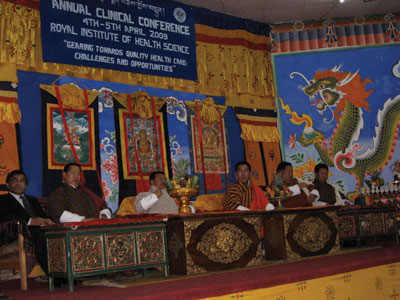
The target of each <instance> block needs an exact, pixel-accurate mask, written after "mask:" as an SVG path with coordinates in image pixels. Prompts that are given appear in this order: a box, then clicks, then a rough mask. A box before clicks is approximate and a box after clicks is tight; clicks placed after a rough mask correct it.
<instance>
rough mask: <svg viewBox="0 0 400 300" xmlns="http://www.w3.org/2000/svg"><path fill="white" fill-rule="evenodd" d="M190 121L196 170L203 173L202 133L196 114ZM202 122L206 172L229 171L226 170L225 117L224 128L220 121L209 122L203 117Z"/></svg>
mask: <svg viewBox="0 0 400 300" xmlns="http://www.w3.org/2000/svg"><path fill="white" fill-rule="evenodd" d="M190 121H191V128H192V145H193V157H194V172H195V173H202V172H203V167H202V165H203V164H202V162H201V147H200V135H199V130H198V121H197V118H196V116H194V115H192V116H191V118H190ZM200 122H201V125H200V126H201V132H202V140H203V155H204V169H205V173H208V174H224V173H225V172H228V170H224V169H225V166H226V167H227V168H228V160H227V158H228V155H227V152H226V149H227V148H226V134H225V122H224V119H222V128H221V126H220V122H207V121H204V120H202V119H201V120H200ZM224 151H225V153H224ZM224 159H225V163H224Z"/></svg>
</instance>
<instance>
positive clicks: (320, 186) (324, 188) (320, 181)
mask: <svg viewBox="0 0 400 300" xmlns="http://www.w3.org/2000/svg"><path fill="white" fill-rule="evenodd" d="M314 171H315V179H314V182H313V184H314V189H313V190H312V191H311V194H310V197H309V198H310V200H311V201H313V206H322V205H327V204H331V205H349V204H350V202H349V201H348V200H347V199H346V196H345V195H344V194H343V193H342V192H341V191H340V189H339V187H338V186H336V185H332V184H329V183H327V182H326V181H327V180H328V174H329V169H328V166H327V165H325V164H322V163H320V164H318V165H316V166H315V168H314Z"/></svg>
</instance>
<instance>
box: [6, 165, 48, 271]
mask: <svg viewBox="0 0 400 300" xmlns="http://www.w3.org/2000/svg"><path fill="white" fill-rule="evenodd" d="M6 183H7V187H8V191H9V192H8V194H5V195H2V196H1V198H0V207H1V209H0V222H4V221H12V220H19V221H23V222H25V223H26V224H27V225H28V230H29V233H30V235H31V237H30V238H31V240H32V242H33V244H34V245H35V255H36V259H37V260H38V262H39V264H40V266H41V267H42V269H43V271H45V272H46V273H47V253H46V239H45V237H44V233H43V230H42V228H41V226H44V225H49V224H54V223H53V221H52V220H50V219H49V218H47V217H46V214H45V212H44V211H43V209H42V207H41V206H40V203H39V201H38V200H37V199H36V198H34V197H32V196H29V195H25V194H24V193H25V190H26V188H27V187H28V178H27V177H26V175H25V173H24V172H23V171H21V170H14V171H12V172H11V173H9V174H8V175H7V178H6Z"/></svg>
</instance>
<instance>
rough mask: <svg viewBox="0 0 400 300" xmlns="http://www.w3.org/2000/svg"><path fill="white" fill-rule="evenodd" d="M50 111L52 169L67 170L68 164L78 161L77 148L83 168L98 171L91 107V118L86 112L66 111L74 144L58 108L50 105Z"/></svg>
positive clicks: (50, 167) (49, 155)
mask: <svg viewBox="0 0 400 300" xmlns="http://www.w3.org/2000/svg"><path fill="white" fill-rule="evenodd" d="M46 111H47V135H48V137H47V140H48V143H47V153H48V155H47V158H48V168H49V169H63V168H64V166H65V165H66V164H68V163H71V162H75V156H74V153H73V150H72V146H73V147H74V148H75V152H76V155H77V156H78V160H79V163H80V165H81V167H82V169H84V170H95V169H96V163H95V153H94V149H95V148H94V145H95V143H94V140H95V137H94V112H93V109H92V108H89V115H88V113H87V111H86V110H80V109H64V115H65V121H66V124H67V127H68V132H69V136H70V139H71V143H72V145H71V144H70V142H69V141H68V137H67V133H66V130H65V126H64V122H63V118H62V115H61V112H60V109H59V107H58V105H57V104H50V103H48V104H47V110H46Z"/></svg>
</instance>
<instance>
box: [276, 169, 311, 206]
mask: <svg viewBox="0 0 400 300" xmlns="http://www.w3.org/2000/svg"><path fill="white" fill-rule="evenodd" d="M276 186H277V187H278V188H282V189H283V190H286V189H287V190H289V191H290V192H291V196H289V197H288V198H287V199H286V200H285V201H283V203H282V205H283V206H284V207H288V208H289V207H307V206H312V204H311V202H312V200H311V199H309V194H310V192H311V191H312V189H313V186H312V185H308V184H306V183H304V182H299V181H298V180H297V179H296V178H294V177H293V167H292V164H291V163H289V162H286V161H283V162H281V163H280V164H279V165H278V167H277V169H276V175H275V178H274V180H273V183H272V184H271V187H272V188H274V187H276Z"/></svg>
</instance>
